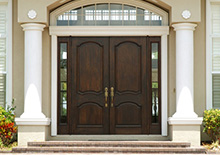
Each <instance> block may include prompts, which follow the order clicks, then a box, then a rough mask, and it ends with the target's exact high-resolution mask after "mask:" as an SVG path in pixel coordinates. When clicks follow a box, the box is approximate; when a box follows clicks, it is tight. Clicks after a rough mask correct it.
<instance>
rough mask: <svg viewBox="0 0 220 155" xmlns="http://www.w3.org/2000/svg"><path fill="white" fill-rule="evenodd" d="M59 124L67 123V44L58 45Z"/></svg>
mask: <svg viewBox="0 0 220 155" xmlns="http://www.w3.org/2000/svg"><path fill="white" fill-rule="evenodd" d="M59 82H60V91H59V92H60V123H67V43H60V81H59Z"/></svg>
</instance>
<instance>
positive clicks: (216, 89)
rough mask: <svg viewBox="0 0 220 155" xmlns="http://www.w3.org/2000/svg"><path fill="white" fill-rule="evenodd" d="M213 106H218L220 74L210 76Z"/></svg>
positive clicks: (219, 103) (219, 104)
mask: <svg viewBox="0 0 220 155" xmlns="http://www.w3.org/2000/svg"><path fill="white" fill-rule="evenodd" d="M212 93H213V94H212V98H213V102H212V103H213V108H220V75H213V76H212Z"/></svg>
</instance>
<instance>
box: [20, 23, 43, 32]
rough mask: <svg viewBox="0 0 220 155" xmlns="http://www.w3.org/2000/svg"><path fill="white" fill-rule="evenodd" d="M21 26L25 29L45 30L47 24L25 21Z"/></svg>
mask: <svg viewBox="0 0 220 155" xmlns="http://www.w3.org/2000/svg"><path fill="white" fill-rule="evenodd" d="M21 27H22V28H23V31H44V28H45V27H46V25H45V24H39V23H25V24H22V25H21Z"/></svg>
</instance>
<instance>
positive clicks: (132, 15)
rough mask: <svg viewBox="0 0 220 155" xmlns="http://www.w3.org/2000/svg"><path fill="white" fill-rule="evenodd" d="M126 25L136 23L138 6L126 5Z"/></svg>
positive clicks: (124, 16) (124, 17)
mask: <svg viewBox="0 0 220 155" xmlns="http://www.w3.org/2000/svg"><path fill="white" fill-rule="evenodd" d="M123 13H124V15H123V19H124V25H127V26H131V25H136V20H137V14H136V7H133V6H129V5H124V12H123Z"/></svg>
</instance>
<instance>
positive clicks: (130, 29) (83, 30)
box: [49, 26, 169, 136]
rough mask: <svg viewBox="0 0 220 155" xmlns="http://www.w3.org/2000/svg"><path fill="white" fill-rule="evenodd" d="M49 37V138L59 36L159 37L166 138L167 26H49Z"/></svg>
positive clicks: (53, 120) (54, 122) (54, 118)
mask: <svg viewBox="0 0 220 155" xmlns="http://www.w3.org/2000/svg"><path fill="white" fill-rule="evenodd" d="M49 33H50V35H51V136H57V37H59V36H87V37H89V36H161V109H162V110H161V117H162V118H161V123H162V124H161V133H162V134H161V135H162V136H167V135H168V133H167V118H168V117H167V116H168V108H167V102H168V100H167V99H168V96H167V95H168V93H167V91H168V81H167V79H168V78H167V75H168V74H167V73H168V61H167V58H168V55H167V54H168V46H167V43H168V42H167V36H168V35H169V26H126V29H125V27H123V26H120V27H116V26H114V27H112V26H108V27H94V26H88V27H58V26H50V27H49Z"/></svg>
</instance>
